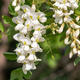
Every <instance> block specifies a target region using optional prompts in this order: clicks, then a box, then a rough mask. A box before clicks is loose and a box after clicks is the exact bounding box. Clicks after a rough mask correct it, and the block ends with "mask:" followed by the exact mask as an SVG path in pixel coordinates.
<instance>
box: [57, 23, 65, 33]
mask: <svg viewBox="0 0 80 80" xmlns="http://www.w3.org/2000/svg"><path fill="white" fill-rule="evenodd" d="M63 29H64V23H63V24H62V25H61V27H60V28H59V30H57V32H58V33H62V32H63Z"/></svg>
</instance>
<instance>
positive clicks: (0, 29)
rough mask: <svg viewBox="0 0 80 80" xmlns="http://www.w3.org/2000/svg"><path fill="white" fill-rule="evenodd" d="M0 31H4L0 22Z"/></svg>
mask: <svg viewBox="0 0 80 80" xmlns="http://www.w3.org/2000/svg"><path fill="white" fill-rule="evenodd" d="M0 31H1V32H4V27H3V25H2V23H1V22H0Z"/></svg>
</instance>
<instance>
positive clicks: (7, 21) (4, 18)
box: [2, 16, 15, 25]
mask: <svg viewBox="0 0 80 80" xmlns="http://www.w3.org/2000/svg"><path fill="white" fill-rule="evenodd" d="M2 18H3V21H4V24H11V25H15V24H14V23H13V22H12V19H11V18H10V17H9V16H2Z"/></svg>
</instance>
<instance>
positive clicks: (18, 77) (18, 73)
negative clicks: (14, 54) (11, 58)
mask: <svg viewBox="0 0 80 80" xmlns="http://www.w3.org/2000/svg"><path fill="white" fill-rule="evenodd" d="M31 75H32V72H30V71H28V72H27V74H24V73H23V71H22V68H18V69H16V70H13V71H12V72H11V77H10V80H23V79H24V78H25V79H30V77H31Z"/></svg>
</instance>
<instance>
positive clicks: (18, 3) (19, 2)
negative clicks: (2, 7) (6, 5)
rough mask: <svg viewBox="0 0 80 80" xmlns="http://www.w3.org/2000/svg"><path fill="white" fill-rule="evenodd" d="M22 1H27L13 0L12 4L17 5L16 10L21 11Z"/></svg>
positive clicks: (23, 1) (23, 0)
mask: <svg viewBox="0 0 80 80" xmlns="http://www.w3.org/2000/svg"><path fill="white" fill-rule="evenodd" d="M21 3H25V0H13V1H12V6H14V7H15V11H19V10H20V7H21Z"/></svg>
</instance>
